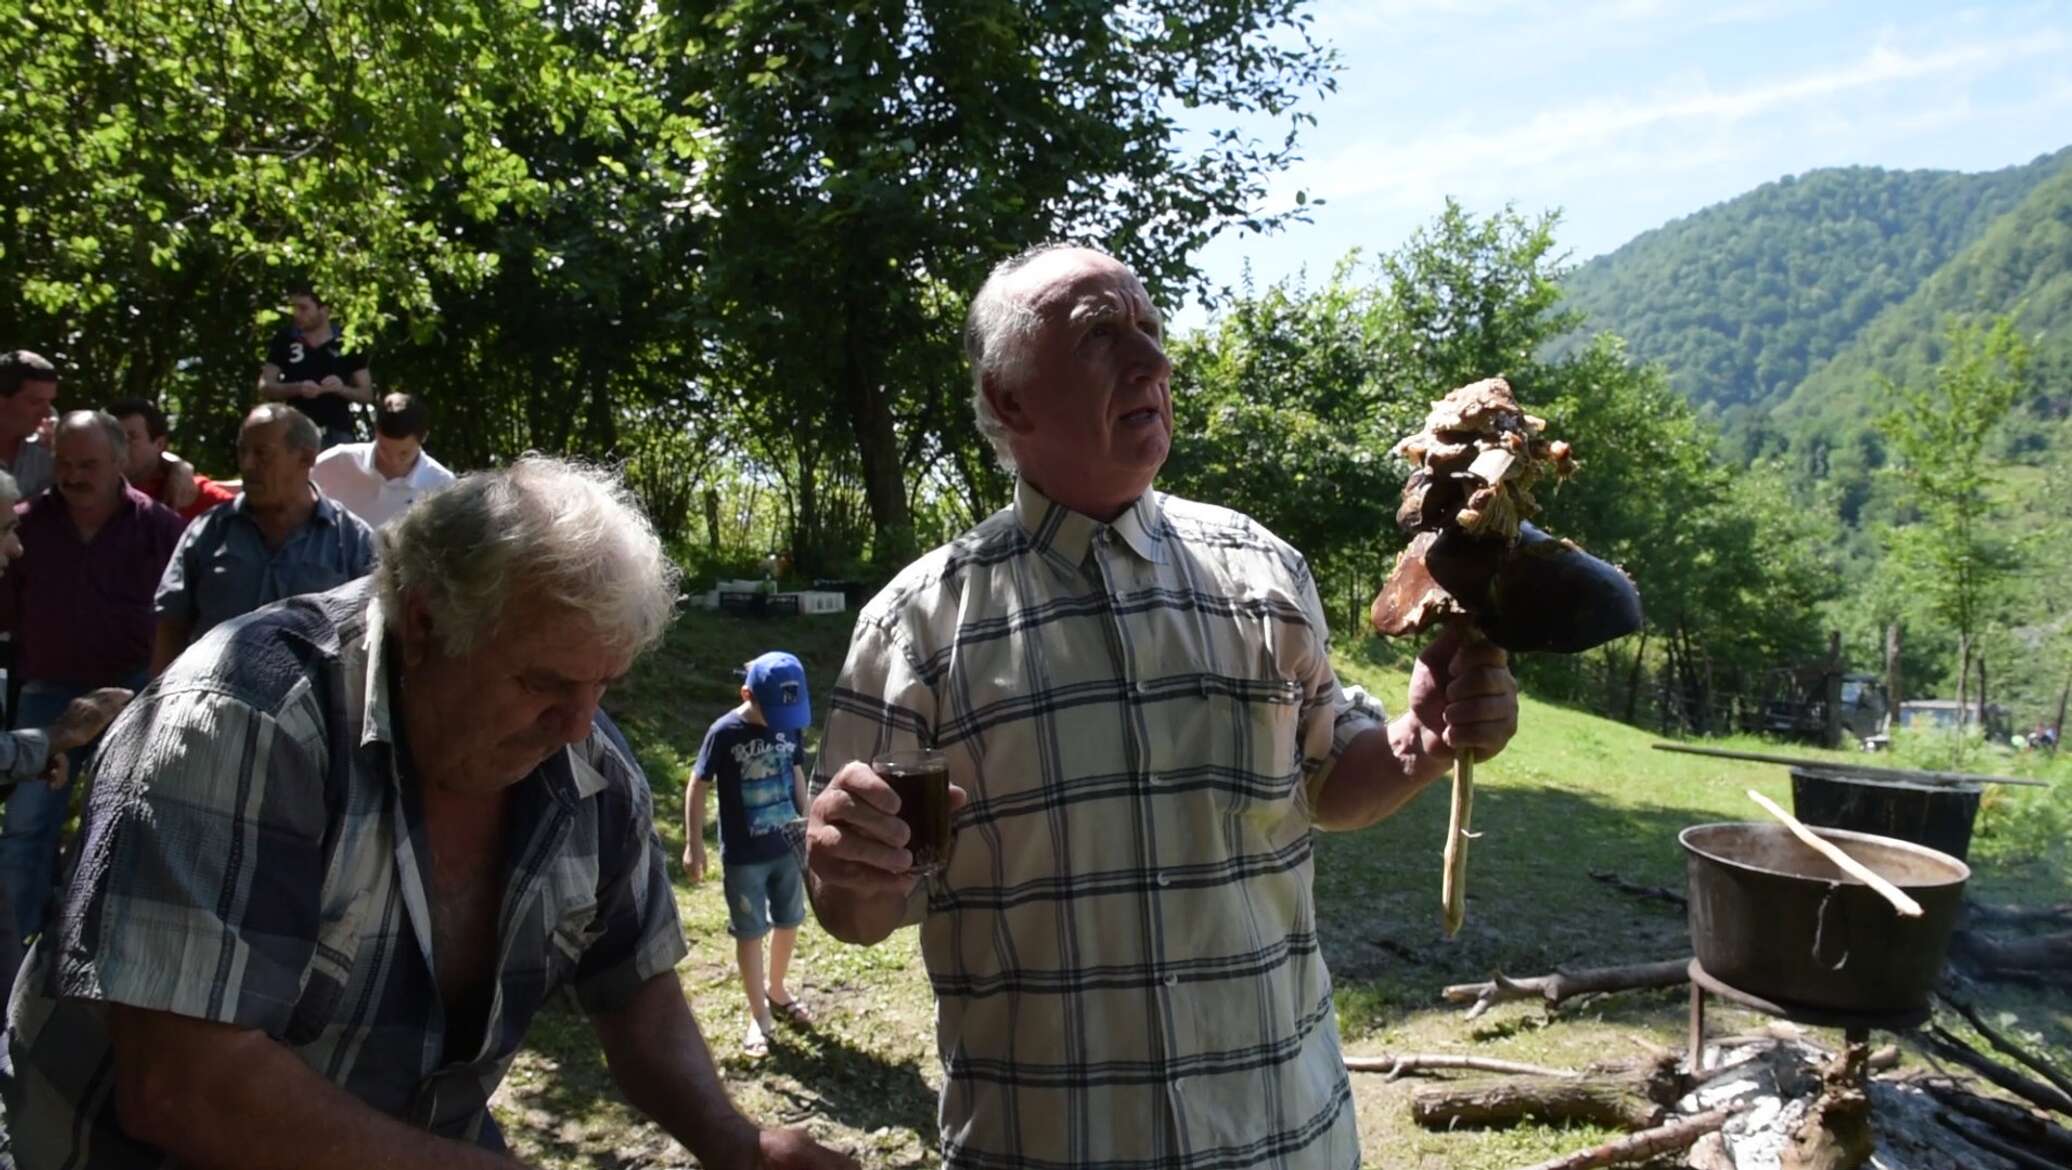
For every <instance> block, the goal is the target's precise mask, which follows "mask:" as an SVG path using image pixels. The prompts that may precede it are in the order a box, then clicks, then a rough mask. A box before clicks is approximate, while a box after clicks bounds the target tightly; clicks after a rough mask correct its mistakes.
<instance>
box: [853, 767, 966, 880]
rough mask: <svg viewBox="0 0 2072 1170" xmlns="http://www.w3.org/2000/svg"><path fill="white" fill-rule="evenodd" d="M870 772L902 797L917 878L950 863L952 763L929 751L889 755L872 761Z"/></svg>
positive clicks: (903, 816)
mask: <svg viewBox="0 0 2072 1170" xmlns="http://www.w3.org/2000/svg"><path fill="white" fill-rule="evenodd" d="M871 771H873V772H876V773H877V774H878V776H879V778H880V779H882V780H884V781H885V783H887V784H889V785H891V786H892V791H893V792H894V793H896V794H897V795H898V796H899V819H900V820H902V821H905V822H906V827H907V850H908V852H910V853H912V854H913V855H914V868H913V869H912V870H911V871H910V872H913V873H918V874H931V873H934V872H936V871H937V870H939V869H941V868H942V867H943V866H945V865H947V864H949V860H950V762H949V760H948V759H946V758H945V757H944V756H943V754H942V753H941V752H938V751H931V750H929V749H927V748H915V749H912V750H908V751H896V752H886V753H885V754H884V755H882V756H879V757H878V758H877V759H875V760H872V761H871Z"/></svg>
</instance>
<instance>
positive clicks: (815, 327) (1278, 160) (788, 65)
mask: <svg viewBox="0 0 2072 1170" xmlns="http://www.w3.org/2000/svg"><path fill="white" fill-rule="evenodd" d="M1303 7H1304V0H1265V2H1252V0H1147V2H1146V3H1141V4H1135V5H1125V6H1115V5H1104V4H1092V5H1088V4H1062V5H1061V4H1035V3H1028V2H1026V0H959V2H957V3H943V2H940V0H923V2H921V3H910V2H907V0H899V2H896V3H895V2H892V0H815V2H812V3H807V2H804V0H666V2H665V3H664V4H663V5H662V13H663V15H664V18H665V19H664V25H663V32H662V34H661V43H664V44H668V45H671V46H685V49H684V52H683V53H682V55H681V56H680V57H677V58H675V59H673V60H672V61H671V63H670V85H671V89H672V92H673V93H674V94H675V95H676V96H677V100H678V101H680V102H681V103H682V108H684V109H686V110H688V111H690V112H691V113H693V114H694V115H695V116H696V117H697V118H698V119H699V120H700V121H702V122H703V123H705V124H707V125H710V126H712V127H713V128H714V134H715V138H714V142H713V147H714V152H713V156H712V160H711V169H710V171H709V173H708V178H709V184H708V185H707V187H706V188H705V190H704V191H703V192H702V195H703V197H704V198H705V199H707V200H708V201H709V203H710V206H711V207H712V208H713V210H714V213H715V215H716V219H715V220H714V233H713V238H712V240H711V241H710V251H709V253H708V254H707V255H706V256H705V257H704V266H703V270H702V274H701V280H702V286H703V290H704V291H703V297H704V299H705V303H706V304H707V305H709V309H708V311H707V313H706V314H705V317H704V319H705V320H707V321H709V322H711V323H712V324H713V325H714V326H715V328H716V330H717V332H718V334H719V336H718V338H717V344H718V345H720V346H721V347H725V348H730V349H733V350H735V351H737V353H738V357H737V358H736V359H734V360H733V361H732V363H731V364H732V367H733V368H734V369H735V370H737V371H738V372H739V373H740V375H741V376H742V377H743V378H744V379H746V381H745V382H744V389H745V390H746V391H747V392H749V393H751V394H753V395H755V396H757V397H758V398H760V399H763V400H766V401H769V402H772V403H776V404H778V409H779V411H780V412H781V413H784V414H788V415H789V416H790V417H792V418H794V419H797V420H799V424H800V427H801V432H800V435H801V439H802V441H806V442H812V443H819V442H822V441H824V440H826V439H828V438H830V437H832V436H834V435H840V436H842V438H843V439H844V440H845V441H846V443H847V444H848V445H849V446H850V447H852V448H853V450H854V451H855V452H856V455H857V459H858V464H859V470H860V474H861V480H862V487H863V491H864V494H865V497H866V499H867V500H868V503H869V508H870V515H871V521H872V525H873V529H874V536H873V546H874V547H873V555H874V556H875V557H876V558H877V559H878V560H879V561H881V562H887V563H889V562H893V561H896V560H897V559H899V558H900V557H902V556H903V555H904V554H905V551H906V550H908V549H910V548H911V547H912V546H913V545H914V543H915V535H914V532H913V527H912V525H913V514H912V508H911V501H910V499H909V490H910V488H911V486H912V483H913V481H914V480H915V476H916V469H922V474H924V475H926V474H930V473H931V470H930V469H933V468H935V466H936V465H937V464H939V463H947V464H949V465H950V466H948V467H947V468H946V469H945V470H944V471H943V472H941V473H937V474H936V476H935V480H934V482H939V483H949V484H960V483H961V484H964V485H967V486H969V487H972V488H974V489H977V490H998V488H999V486H1000V483H999V481H998V480H997V479H992V478H989V477H987V476H986V475H984V474H983V473H979V474H973V470H972V469H971V468H970V467H969V466H968V461H969V459H970V454H971V453H972V452H975V451H977V450H980V449H981V448H979V447H978V444H977V440H976V436H975V434H974V433H973V431H972V428H971V427H970V425H969V424H968V422H965V421H964V420H963V415H964V413H965V412H964V410H963V409H962V407H961V403H962V398H963V394H964V390H963V378H962V377H961V375H960V374H959V370H960V363H959V361H958V357H957V355H958V348H957V334H958V325H959V322H960V321H961V317H962V313H963V308H964V302H963V297H965V296H968V295H969V294H970V293H971V292H972V291H975V288H976V286H977V284H978V282H979V281H980V280H981V279H982V278H983V276H984V273H985V271H986V269H987V268H988V267H989V266H990V265H991V264H992V263H993V262H995V261H997V260H998V259H1000V258H1002V257H1003V256H1005V255H1007V254H1009V253H1012V252H1014V251H1016V250H1018V249H1020V248H1022V247H1024V246H1026V245H1029V244H1033V243H1037V242H1041V241H1044V240H1048V239H1052V238H1056V237H1061V236H1071V237H1074V238H1081V239H1087V240H1091V241H1094V242H1098V243H1102V244H1104V245H1106V246H1107V247H1109V248H1110V249H1111V250H1113V251H1114V252H1116V253H1117V254H1118V255H1120V256H1121V257H1122V258H1123V259H1125V260H1126V261H1128V262H1129V263H1131V264H1132V265H1133V266H1134V267H1135V268H1136V269H1137V271H1138V272H1139V273H1140V274H1141V275H1142V276H1143V277H1144V279H1145V281H1146V283H1147V284H1148V285H1150V286H1151V288H1152V290H1153V293H1154V295H1158V294H1159V293H1161V292H1166V291H1173V290H1177V289H1178V288H1180V287H1182V286H1184V285H1186V284H1188V283H1189V282H1190V281H1191V280H1193V278H1194V269H1193V268H1192V266H1191V260H1190V257H1191V256H1192V254H1193V253H1194V252H1195V251H1196V250H1197V249H1198V248H1199V247H1200V246H1201V245H1202V244H1204V243H1206V242H1207V241H1208V240H1209V239H1211V238H1213V237H1214V236H1215V235H1216V234H1217V233H1218V232H1219V231H1221V230H1223V229H1225V228H1226V227H1229V226H1232V225H1244V226H1247V227H1251V228H1254V229H1265V228H1269V227H1271V226H1273V224H1274V223H1275V222H1278V220H1277V219H1274V218H1269V217H1261V216H1259V215H1257V214H1255V213H1254V212H1253V211H1252V208H1253V207H1254V205H1255V204H1256V203H1257V202H1258V201H1259V200H1260V198H1261V196H1262V195H1263V192H1264V183H1265V179H1266V177H1267V176H1268V175H1270V174H1271V173H1273V172H1274V171H1276V170H1279V169H1280V168H1281V167H1283V166H1284V165H1285V164H1286V163H1287V162H1288V161H1289V160H1290V159H1291V158H1292V157H1293V156H1292V150H1293V132H1294V129H1295V127H1296V126H1297V125H1299V124H1301V123H1302V122H1303V121H1305V120H1306V116H1305V115H1302V114H1301V113H1299V112H1298V111H1297V110H1296V103H1297V101H1298V98H1300V97H1301V96H1302V95H1303V94H1304V93H1305V92H1309V91H1318V90H1322V89H1326V88H1328V87H1329V86H1330V72H1329V68H1330V61H1329V55H1328V53H1327V52H1326V51H1324V50H1323V49H1321V48H1320V47H1319V46H1317V45H1316V44H1315V43H1314V42H1313V41H1312V40H1311V38H1310V37H1309V34H1308V28H1307V20H1308V18H1307V16H1306V15H1304V13H1303ZM1179 107H1187V108H1197V109H1202V110H1205V111H1210V112H1213V114H1214V115H1215V116H1216V117H1218V118H1223V119H1234V118H1237V117H1239V116H1243V115H1248V114H1254V113H1264V114H1268V115H1273V116H1276V117H1279V118H1282V119H1285V120H1286V122H1287V125H1288V136H1287V137H1286V138H1285V139H1283V140H1281V141H1277V142H1272V143H1268V144H1264V145H1262V144H1260V143H1257V142H1255V141H1253V140H1251V139H1250V138H1248V137H1247V136H1245V135H1244V134H1241V133H1239V132H1236V131H1217V132H1214V133H1213V134H1211V135H1209V136H1208V141H1207V142H1206V143H1205V144H1203V145H1201V146H1199V147H1196V146H1194V145H1192V144H1190V143H1189V142H1187V141H1185V140H1184V139H1183V136H1182V133H1181V130H1180V128H1179V126H1178V124H1177V123H1176V122H1175V120H1174V117H1173V111H1174V110H1175V109H1176V108H1179ZM1281 218H1285V217H1281ZM945 289H948V290H955V295H948V296H946V295H943V290H945ZM822 420H825V421H826V423H828V424H831V425H823V423H822ZM816 450H817V449H816ZM816 457H817V456H816ZM812 461H813V460H812V459H808V460H807V462H812ZM960 462H963V463H965V464H967V465H966V466H961V467H960V466H957V465H958V464H959V463H960ZM978 504H979V501H974V505H975V506H976V505H978Z"/></svg>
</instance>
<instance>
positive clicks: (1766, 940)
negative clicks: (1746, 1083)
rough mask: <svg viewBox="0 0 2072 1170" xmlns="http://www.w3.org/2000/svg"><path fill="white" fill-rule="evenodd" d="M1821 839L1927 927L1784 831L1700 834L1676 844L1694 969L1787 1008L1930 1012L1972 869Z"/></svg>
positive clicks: (1849, 838)
mask: <svg viewBox="0 0 2072 1170" xmlns="http://www.w3.org/2000/svg"><path fill="white" fill-rule="evenodd" d="M1813 831H1814V832H1816V833H1818V834H1820V836H1822V837H1824V838H1826V839H1827V840H1829V841H1832V842H1834V844H1835V845H1837V846H1839V847H1840V848H1841V850H1842V852H1844V853H1847V854H1848V855H1849V856H1850V857H1852V858H1854V859H1856V860H1857V861H1860V862H1862V863H1863V864H1864V865H1865V866H1868V867H1869V868H1870V869H1871V870H1872V871H1873V872H1875V873H1877V874H1878V875H1879V876H1880V877H1883V878H1885V879H1886V880H1887V881H1890V882H1891V883H1892V884H1893V885H1895V886H1898V887H1899V888H1900V889H1902V890H1905V891H1906V892H1907V893H1908V894H1909V895H1911V896H1912V897H1913V899H1914V900H1915V901H1916V902H1919V903H1920V904H1921V911H1922V913H1921V917H1919V918H1902V917H1900V914H1899V912H1898V911H1897V910H1894V909H1893V908H1892V904H1891V903H1889V902H1887V901H1886V900H1885V899H1884V898H1882V897H1880V896H1879V895H1878V893H1877V891H1875V890H1872V889H1871V888H1870V887H1869V886H1866V885H1864V884H1862V883H1861V882H1858V881H1857V880H1856V879H1855V878H1852V877H1850V876H1848V875H1847V874H1844V873H1843V872H1842V871H1841V869H1840V868H1838V867H1837V866H1836V865H1835V864H1834V863H1833V862H1831V861H1829V860H1828V859H1827V858H1825V857H1822V856H1821V855H1820V854H1819V853H1817V852H1815V851H1814V850H1813V849H1811V848H1808V847H1807V846H1806V844H1805V843H1804V842H1802V841H1800V840H1799V839H1798V838H1796V837H1794V836H1792V835H1791V831H1790V830H1789V829H1786V828H1785V827H1784V826H1783V825H1777V824H1738V823H1737V824H1717V825H1693V826H1691V827H1690V828H1688V829H1685V830H1684V831H1683V832H1682V833H1681V834H1680V835H1679V836H1678V837H1677V840H1678V841H1680V842H1682V844H1683V847H1684V850H1685V852H1686V854H1687V855H1688V871H1689V876H1690V898H1691V912H1690V923H1691V946H1692V948H1693V949H1694V950H1695V952H1696V953H1697V956H1698V962H1699V963H1700V964H1701V965H1702V966H1703V967H1704V968H1705V972H1706V974H1708V975H1711V976H1712V977H1714V978H1715V979H1719V980H1721V981H1722V982H1724V983H1726V984H1728V985H1729V986H1732V987H1736V988H1739V989H1741V990H1743V991H1747V992H1750V993H1752V994H1754V995H1758V996H1761V997H1763V998H1764V999H1770V1000H1775V1001H1777V1002H1778V1003H1779V1004H1781V1005H1784V1006H1787V1007H1790V1006H1800V1007H1805V1008H1810V1009H1816V1010H1823V1011H1829V1012H1845V1013H1858V1014H1863V1015H1898V1014H1905V1013H1908V1012H1914V1011H1918V1010H1920V1009H1921V1008H1923V1007H1925V1006H1927V1003H1928V996H1929V993H1930V992H1932V991H1933V990H1934V989H1935V983H1936V979H1937V978H1938V977H1939V976H1940V975H1941V974H1942V966H1943V956H1944V953H1945V952H1946V951H1947V950H1948V949H1949V945H1950V931H1951V929H1952V928H1954V927H1955V926H1956V922H1957V909H1958V904H1959V903H1960V902H1961V901H1962V900H1963V897H1964V883H1965V882H1966V881H1967V880H1969V879H1970V877H1971V869H1970V867H1968V866H1966V865H1965V864H1964V863H1963V862H1961V861H1959V860H1957V859H1956V858H1954V857H1951V856H1949V855H1948V854H1945V853H1938V852H1936V851H1935V850H1933V849H1929V848H1927V847H1925V846H1921V845H1915V844H1913V843H1911V842H1907V841H1896V840H1893V839H1892V838H1890V837H1874V836H1872V835H1870V834H1868V833H1851V832H1846V831H1844V830H1840V829H1815V830H1813Z"/></svg>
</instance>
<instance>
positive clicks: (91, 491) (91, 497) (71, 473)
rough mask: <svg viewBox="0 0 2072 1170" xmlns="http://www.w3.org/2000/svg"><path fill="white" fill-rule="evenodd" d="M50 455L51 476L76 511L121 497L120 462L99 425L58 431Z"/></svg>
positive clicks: (105, 504) (108, 504)
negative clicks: (53, 470) (53, 471)
mask: <svg viewBox="0 0 2072 1170" xmlns="http://www.w3.org/2000/svg"><path fill="white" fill-rule="evenodd" d="M51 455H52V457H53V460H52V461H53V463H54V464H55V465H56V467H55V476H54V478H55V479H56V481H57V485H58V491H60V492H62V493H63V494H64V497H65V503H66V504H67V505H69V506H70V507H72V508H73V509H75V510H78V509H83V510H86V511H89V512H91V511H95V510H97V509H100V508H106V507H109V506H111V505H113V504H114V502H115V501H116V500H117V499H119V498H121V496H122V464H121V463H120V462H118V461H117V459H116V457H115V444H114V443H113V442H111V441H109V438H108V435H107V433H106V432H105V431H103V430H101V428H99V427H94V426H88V427H69V428H65V429H62V430H60V431H58V437H57V442H56V443H55V444H53V447H52V451H51Z"/></svg>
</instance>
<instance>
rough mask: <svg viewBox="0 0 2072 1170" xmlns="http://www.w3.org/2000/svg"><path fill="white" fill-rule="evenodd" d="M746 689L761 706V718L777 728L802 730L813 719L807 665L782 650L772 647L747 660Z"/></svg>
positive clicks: (778, 729) (774, 728) (781, 729)
mask: <svg viewBox="0 0 2072 1170" xmlns="http://www.w3.org/2000/svg"><path fill="white" fill-rule="evenodd" d="M744 677H745V678H746V679H747V682H748V693H749V694H751V695H754V696H755V705H756V706H758V707H760V708H762V711H763V722H764V723H767V724H769V725H770V727H771V729H773V730H776V731H802V730H804V729H805V727H806V725H807V724H809V723H811V722H813V704H812V702H811V701H810V700H809V699H808V698H807V697H806V668H805V667H803V666H800V665H799V660H798V659H797V658H795V657H793V656H792V655H790V654H786V653H785V652H784V651H782V650H772V651H770V652H769V653H768V654H763V655H760V656H758V657H757V658H755V659H754V660H753V661H751V662H750V663H749V664H748V672H747V674H746V675H745V676H744Z"/></svg>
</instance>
